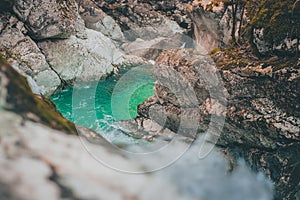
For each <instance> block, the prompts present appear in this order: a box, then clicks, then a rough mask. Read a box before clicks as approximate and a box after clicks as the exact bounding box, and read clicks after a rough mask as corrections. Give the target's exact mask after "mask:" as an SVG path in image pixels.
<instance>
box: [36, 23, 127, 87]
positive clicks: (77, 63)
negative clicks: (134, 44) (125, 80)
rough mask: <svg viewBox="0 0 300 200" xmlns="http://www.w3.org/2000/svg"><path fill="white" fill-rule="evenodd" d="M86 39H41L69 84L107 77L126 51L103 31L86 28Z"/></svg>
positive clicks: (51, 60) (44, 51)
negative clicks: (121, 49)
mask: <svg viewBox="0 0 300 200" xmlns="http://www.w3.org/2000/svg"><path fill="white" fill-rule="evenodd" d="M86 35H87V39H81V38H77V37H75V36H71V37H70V38H69V39H66V40H56V41H44V42H39V43H38V46H39V47H40V48H41V49H42V52H43V53H44V55H45V56H46V59H47V61H48V63H49V64H50V65H51V67H52V68H53V69H54V70H55V71H56V72H57V73H58V74H59V76H60V77H61V79H62V80H64V81H65V82H67V83H70V84H71V83H73V82H74V80H75V79H77V81H92V80H99V79H101V78H105V77H106V76H107V75H108V74H110V73H111V72H112V71H113V67H114V65H118V64H121V63H122V62H123V61H124V59H123V57H122V56H123V53H122V52H121V51H120V50H119V49H117V48H116V46H115V45H114V43H113V42H112V41H111V40H110V39H109V38H108V37H106V36H104V35H103V34H102V33H100V32H97V31H94V30H90V29H86Z"/></svg>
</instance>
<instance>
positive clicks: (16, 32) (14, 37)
mask: <svg viewBox="0 0 300 200" xmlns="http://www.w3.org/2000/svg"><path fill="white" fill-rule="evenodd" d="M1 24H2V27H4V28H3V29H2V31H1V37H0V51H5V52H6V57H7V59H8V61H9V62H10V63H11V64H12V65H13V66H14V67H15V68H16V69H17V70H18V71H19V72H20V73H21V74H23V75H25V76H29V77H31V78H32V79H33V80H34V81H35V82H36V85H37V86H38V88H37V89H36V90H35V92H36V93H39V94H43V95H46V96H48V95H51V94H53V92H55V91H56V90H57V88H58V87H59V86H60V85H61V81H60V78H59V76H58V75H57V74H56V73H55V72H54V71H53V70H52V69H51V68H50V66H49V65H48V63H47V61H46V59H45V56H44V55H43V54H42V52H41V51H40V49H39V48H38V46H37V45H36V43H35V42H34V41H33V40H32V39H31V38H30V37H28V36H26V34H27V30H26V29H25V28H24V24H23V23H22V22H20V21H18V19H17V18H15V17H10V16H6V15H3V16H2V20H1Z"/></svg>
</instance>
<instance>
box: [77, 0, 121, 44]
mask: <svg viewBox="0 0 300 200" xmlns="http://www.w3.org/2000/svg"><path fill="white" fill-rule="evenodd" d="M79 11H80V12H79V13H80V16H81V18H82V19H83V20H84V22H85V26H86V27H87V28H89V29H93V30H95V31H99V32H101V33H103V34H104V35H106V36H107V37H109V38H111V39H113V40H116V41H123V40H124V35H123V33H122V31H121V28H120V26H119V25H118V24H117V23H116V21H115V20H114V19H113V18H112V17H110V16H108V15H107V14H105V13H104V12H103V11H102V10H101V9H99V8H97V5H96V4H95V3H94V2H92V1H90V0H82V1H80V3H79Z"/></svg>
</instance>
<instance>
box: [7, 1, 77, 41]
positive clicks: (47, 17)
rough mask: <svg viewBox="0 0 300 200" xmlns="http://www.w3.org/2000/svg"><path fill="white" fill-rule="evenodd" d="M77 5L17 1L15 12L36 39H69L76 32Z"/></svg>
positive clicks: (72, 3) (70, 2)
mask: <svg viewBox="0 0 300 200" xmlns="http://www.w3.org/2000/svg"><path fill="white" fill-rule="evenodd" d="M77 9H78V8H77V3H76V1H75V0H70V1H52V0H48V1H33V0H29V1H27V0H17V1H15V2H14V6H13V10H14V12H15V13H16V15H17V16H18V17H19V19H21V20H22V22H24V24H26V29H27V30H28V34H29V35H30V36H31V37H33V38H34V39H46V38H68V37H70V35H71V34H73V33H74V32H75V25H76V21H77V19H78V13H77Z"/></svg>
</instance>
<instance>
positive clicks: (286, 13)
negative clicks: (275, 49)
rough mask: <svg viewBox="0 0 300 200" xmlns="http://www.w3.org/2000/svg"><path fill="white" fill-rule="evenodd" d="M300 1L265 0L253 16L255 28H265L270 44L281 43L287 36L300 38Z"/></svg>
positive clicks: (265, 38)
mask: <svg viewBox="0 0 300 200" xmlns="http://www.w3.org/2000/svg"><path fill="white" fill-rule="evenodd" d="M298 4H299V5H300V3H297V1H296V0H284V1H274V0H263V1H261V4H260V5H259V6H257V10H256V11H257V12H256V15H253V16H252V19H251V22H250V24H251V26H252V27H253V28H264V40H265V41H266V42H268V43H269V44H271V45H273V44H276V45H277V44H279V43H280V42H282V40H283V39H285V38H287V37H288V38H297V37H298V38H299V34H300V18H299V13H300V6H299V5H298Z"/></svg>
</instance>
